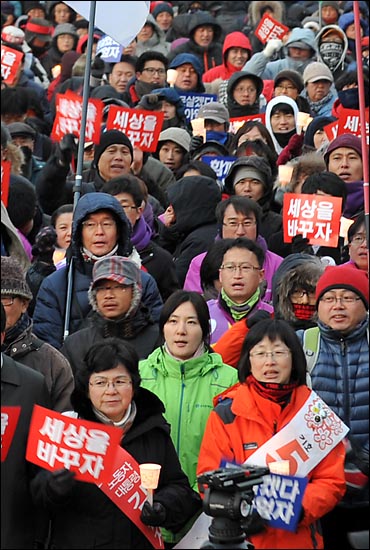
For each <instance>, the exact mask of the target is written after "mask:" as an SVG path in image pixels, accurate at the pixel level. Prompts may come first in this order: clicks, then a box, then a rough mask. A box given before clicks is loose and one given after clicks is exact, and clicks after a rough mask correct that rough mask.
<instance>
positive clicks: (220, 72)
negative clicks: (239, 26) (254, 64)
mask: <svg viewBox="0 0 370 550" xmlns="http://www.w3.org/2000/svg"><path fill="white" fill-rule="evenodd" d="M230 48H244V49H246V50H249V58H250V57H251V55H252V46H251V43H250V41H249V38H248V37H247V36H245V34H243V33H242V32H240V31H235V32H231V33H230V34H227V35H226V36H225V40H224V43H223V47H222V57H223V60H224V61H223V63H222V65H217V66H216V67H212V69H209V70H208V71H205V73H204V74H203V77H202V80H203V82H213V81H214V80H216V79H217V78H222V80H229V78H230V76H231V75H232V74H234V73H236V72H237V71H240V69H238V68H237V67H234V65H231V64H230V63H226V54H227V50H229V49H230Z"/></svg>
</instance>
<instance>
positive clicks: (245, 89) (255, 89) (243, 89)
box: [234, 86, 257, 94]
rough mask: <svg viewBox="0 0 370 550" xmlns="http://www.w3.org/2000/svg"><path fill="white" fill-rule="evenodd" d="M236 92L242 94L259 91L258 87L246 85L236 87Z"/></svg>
mask: <svg viewBox="0 0 370 550" xmlns="http://www.w3.org/2000/svg"><path fill="white" fill-rule="evenodd" d="M234 92H239V93H241V94H243V93H244V92H247V94H253V93H256V92H257V88H244V86H240V87H239V86H237V87H236V88H234Z"/></svg>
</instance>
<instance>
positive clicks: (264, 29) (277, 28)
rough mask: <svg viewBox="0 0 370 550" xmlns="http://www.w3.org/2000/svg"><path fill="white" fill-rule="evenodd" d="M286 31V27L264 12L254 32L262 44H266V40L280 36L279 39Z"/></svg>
mask: <svg viewBox="0 0 370 550" xmlns="http://www.w3.org/2000/svg"><path fill="white" fill-rule="evenodd" d="M288 32H289V28H288V27H286V26H285V25H283V24H282V23H280V22H279V21H277V20H276V19H274V18H273V17H272V16H271V15H270V14H269V13H265V14H264V16H263V17H262V19H261V21H260V23H259V25H258V27H257V28H256V30H255V31H254V34H255V35H256V36H257V38H258V39H259V40H260V41H261V42H262V44H266V42H267V41H268V40H272V39H273V38H280V40H281V39H282V38H283V36H285V35H286V34H288Z"/></svg>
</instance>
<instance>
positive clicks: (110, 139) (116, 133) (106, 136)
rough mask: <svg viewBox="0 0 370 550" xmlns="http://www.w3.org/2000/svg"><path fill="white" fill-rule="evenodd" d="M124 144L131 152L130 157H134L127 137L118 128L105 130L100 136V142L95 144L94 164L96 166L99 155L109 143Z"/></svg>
mask: <svg viewBox="0 0 370 550" xmlns="http://www.w3.org/2000/svg"><path fill="white" fill-rule="evenodd" d="M117 144H118V145H126V146H127V147H128V148H129V149H130V152H131V159H133V158H134V150H133V147H132V143H131V141H130V140H129V138H128V137H127V136H126V135H125V134H124V133H123V132H121V131H120V130H107V131H106V132H103V133H102V134H101V136H100V142H99V144H98V145H95V154H94V165H95V166H96V167H97V166H98V162H99V159H100V157H101V155H102V154H103V153H104V151H105V150H106V148H107V147H109V146H110V145H117Z"/></svg>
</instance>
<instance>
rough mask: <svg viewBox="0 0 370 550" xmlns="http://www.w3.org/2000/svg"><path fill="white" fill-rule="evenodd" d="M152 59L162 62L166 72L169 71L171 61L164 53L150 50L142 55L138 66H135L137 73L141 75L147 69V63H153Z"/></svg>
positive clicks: (137, 62) (137, 61)
mask: <svg viewBox="0 0 370 550" xmlns="http://www.w3.org/2000/svg"><path fill="white" fill-rule="evenodd" d="M152 59H153V60H154V61H161V62H162V63H163V65H164V68H165V69H166V70H167V69H168V64H169V61H168V59H167V57H166V56H165V55H164V54H163V53H161V52H155V51H153V50H148V51H146V52H143V53H142V54H141V55H140V57H138V58H137V60H136V65H135V71H136V72H137V73H141V72H142V71H143V69H144V67H145V63H146V62H147V61H151V60H152Z"/></svg>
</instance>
